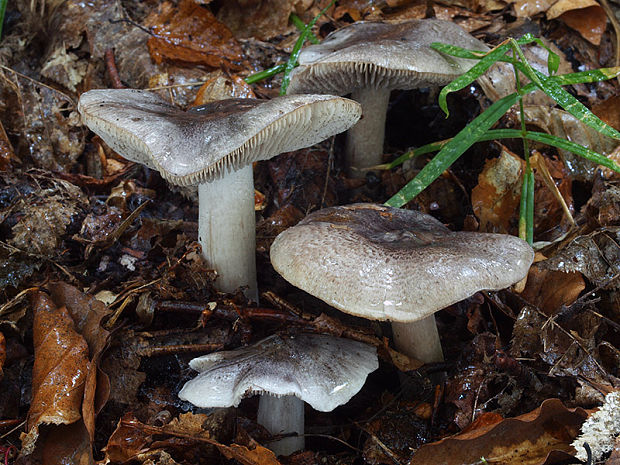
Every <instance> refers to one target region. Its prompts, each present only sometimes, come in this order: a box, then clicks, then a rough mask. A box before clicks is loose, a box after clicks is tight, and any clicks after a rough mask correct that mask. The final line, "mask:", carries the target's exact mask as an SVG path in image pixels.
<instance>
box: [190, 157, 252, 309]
mask: <svg viewBox="0 0 620 465" xmlns="http://www.w3.org/2000/svg"><path fill="white" fill-rule="evenodd" d="M198 205H199V207H198V210H199V212H198V242H199V243H200V245H201V246H202V254H203V255H204V257H205V259H206V260H207V262H208V263H209V265H210V266H212V267H214V268H215V269H216V270H217V274H218V278H217V281H216V282H215V284H216V287H217V288H218V289H219V290H221V291H224V292H234V291H235V290H236V289H238V288H239V287H240V286H248V288H247V290H246V291H245V295H246V297H247V298H248V299H251V300H255V301H258V288H257V284H256V232H255V231H256V230H255V217H254V215H255V213H254V178H253V173H252V165H249V166H246V167H244V168H241V169H240V170H238V171H233V172H231V173H227V174H225V176H224V177H223V178H221V179H216V180H214V181H211V182H205V183H202V184H199V185H198Z"/></svg>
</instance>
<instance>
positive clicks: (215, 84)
mask: <svg viewBox="0 0 620 465" xmlns="http://www.w3.org/2000/svg"><path fill="white" fill-rule="evenodd" d="M227 98H256V95H254V91H253V90H252V87H251V86H250V85H249V84H248V83H246V82H245V81H244V80H243V79H242V78H241V77H240V76H237V75H226V74H224V72H223V71H221V70H218V71H215V72H214V73H212V74H211V76H210V77H209V79H208V80H207V82H205V83H204V84H203V85H202V86H201V87H200V89H198V93H197V94H196V99H195V100H194V103H193V106H197V105H205V104H207V103H209V102H213V101H214V100H223V99H227Z"/></svg>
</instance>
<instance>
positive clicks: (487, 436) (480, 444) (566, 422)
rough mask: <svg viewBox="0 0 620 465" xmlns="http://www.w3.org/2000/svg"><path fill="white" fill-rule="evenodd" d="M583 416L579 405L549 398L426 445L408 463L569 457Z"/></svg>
mask: <svg viewBox="0 0 620 465" xmlns="http://www.w3.org/2000/svg"><path fill="white" fill-rule="evenodd" d="M586 417H587V413H586V411H585V410H583V409H581V408H576V409H567V408H566V407H564V405H563V404H562V402H561V401H560V400H558V399H548V400H546V401H544V402H543V403H542V405H541V406H540V407H539V408H537V409H536V410H534V411H532V412H530V413H526V414H525V415H521V416H518V417H516V418H507V419H505V420H503V421H501V422H499V423H495V424H491V425H489V426H482V427H480V428H477V429H474V430H470V431H468V432H465V433H461V434H458V435H456V436H452V437H449V438H445V439H442V440H441V441H438V442H434V443H432V444H425V445H423V446H422V447H420V448H419V449H418V451H417V452H416V453H415V454H414V455H413V457H412V459H411V461H410V462H409V465H423V464H424V465H426V464H429V463H433V464H437V465H440V464H441V465H461V464H464V463H481V462H480V460H481V458H482V457H484V458H485V460H486V461H487V462H488V463H501V464H503V465H511V464H515V465H516V464H524V465H535V464H543V463H545V462H546V460H547V457H549V456H550V454H553V455H563V456H564V458H570V455H569V454H573V453H574V450H573V448H572V447H571V445H570V443H571V442H572V441H573V439H574V438H575V437H577V435H578V434H579V428H580V427H581V424H582V423H583V421H584V420H585V419H586Z"/></svg>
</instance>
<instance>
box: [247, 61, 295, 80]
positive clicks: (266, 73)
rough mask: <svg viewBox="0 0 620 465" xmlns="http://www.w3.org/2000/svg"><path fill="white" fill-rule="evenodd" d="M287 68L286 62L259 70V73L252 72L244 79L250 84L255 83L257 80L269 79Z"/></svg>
mask: <svg viewBox="0 0 620 465" xmlns="http://www.w3.org/2000/svg"><path fill="white" fill-rule="evenodd" d="M285 68H286V64H284V63H282V64H279V65H275V66H272V67H271V68H267V69H265V70H263V71H259V72H258V73H254V74H250V75H249V76H248V77H246V78H245V79H244V81H245V82H246V83H248V84H254V83H255V82H258V81H262V80H263V79H267V78H269V77H271V76H275V75H276V74H278V73H281V72H282V71H284V69H285Z"/></svg>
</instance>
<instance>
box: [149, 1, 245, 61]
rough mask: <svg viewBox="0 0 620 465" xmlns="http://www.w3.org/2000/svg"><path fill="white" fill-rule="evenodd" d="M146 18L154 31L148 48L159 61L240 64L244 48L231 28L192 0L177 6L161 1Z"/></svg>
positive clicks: (154, 58) (155, 59) (242, 59)
mask: <svg viewBox="0 0 620 465" xmlns="http://www.w3.org/2000/svg"><path fill="white" fill-rule="evenodd" d="M145 22H146V24H147V26H150V27H151V31H152V33H153V35H154V37H151V38H150V39H149V40H148V42H147V45H148V47H149V52H150V54H151V57H152V58H153V60H154V61H155V62H156V63H158V64H160V63H162V62H163V61H164V60H165V61H172V62H180V63H188V64H194V65H199V64H201V65H206V66H210V67H212V68H219V67H222V66H224V67H226V68H228V69H232V70H239V69H242V68H243V61H244V57H243V50H241V46H240V45H239V43H238V42H237V41H236V39H235V38H234V37H233V35H232V32H231V31H230V30H229V29H228V28H227V27H226V26H225V25H224V24H222V23H220V22H219V21H218V20H217V19H216V18H215V16H213V14H212V13H211V12H210V11H209V10H208V9H207V8H203V7H201V6H200V5H198V4H196V3H195V2H194V1H193V0H182V1H181V3H180V4H179V6H178V7H175V6H174V5H173V4H172V3H169V2H164V3H162V4H161V6H160V9H159V12H158V13H153V14H151V15H150V16H149V17H148V18H147V19H146V21H145Z"/></svg>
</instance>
